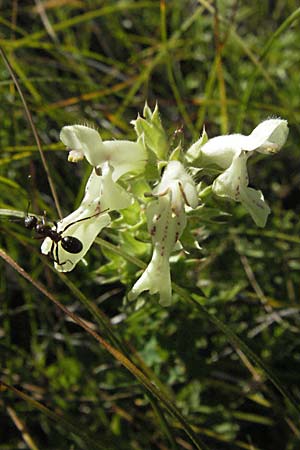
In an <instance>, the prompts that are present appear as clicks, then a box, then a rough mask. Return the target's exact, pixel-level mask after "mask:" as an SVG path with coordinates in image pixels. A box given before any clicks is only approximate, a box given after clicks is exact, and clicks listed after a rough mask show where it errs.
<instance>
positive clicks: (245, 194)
mask: <svg viewBox="0 0 300 450" xmlns="http://www.w3.org/2000/svg"><path fill="white" fill-rule="evenodd" d="M287 135H288V126H287V121H286V120H282V119H268V120H265V121H264V122H261V123H260V124H259V125H258V126H257V127H256V128H254V130H253V131H252V133H251V134H250V135H249V136H244V135H242V134H231V135H227V136H217V137H215V138H212V139H209V140H208V141H207V142H205V139H204V138H203V136H202V138H201V139H200V140H199V141H197V142H196V143H195V144H193V145H192V146H191V147H190V149H189V150H188V151H187V155H186V156H187V160H188V161H189V162H190V163H191V165H193V166H195V167H199V168H200V167H201V168H203V167H204V168H205V167H207V166H211V165H216V166H219V167H220V168H221V169H223V173H222V174H221V175H219V176H218V177H217V178H216V179H215V181H214V183H213V186H212V189H213V192H214V193H215V194H216V195H219V196H220V197H228V198H230V199H232V200H234V201H236V202H241V203H242V205H243V206H244V208H245V209H246V210H247V211H248V212H249V214H250V215H251V217H252V219H253V220H254V222H255V223H256V225H258V226H259V227H264V226H265V224H266V221H267V217H268V215H269V213H270V208H269V206H268V205H267V204H266V202H265V201H264V196H263V193H262V192H261V191H260V190H255V189H252V188H250V187H248V184H249V177H248V171H247V161H248V159H249V158H250V157H251V156H252V155H253V153H254V152H255V151H257V152H259V153H264V154H266V155H271V154H274V153H277V152H278V151H279V150H280V149H281V147H282V146H283V145H284V143H285V141H286V139H287Z"/></svg>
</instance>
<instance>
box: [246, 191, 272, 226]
mask: <svg viewBox="0 0 300 450" xmlns="http://www.w3.org/2000/svg"><path fill="white" fill-rule="evenodd" d="M240 201H241V203H242V205H243V206H244V208H245V209H246V210H247V211H248V213H249V214H250V215H251V217H252V219H253V220H254V222H255V223H256V225H257V226H258V227H262V228H263V227H265V225H266V222H267V218H268V215H269V214H270V212H271V210H270V208H269V206H268V204H267V203H266V202H265V201H264V196H263V193H262V192H261V191H258V190H256V189H252V188H249V187H247V188H242V189H241V195H240Z"/></svg>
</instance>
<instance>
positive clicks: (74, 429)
mask: <svg viewBox="0 0 300 450" xmlns="http://www.w3.org/2000/svg"><path fill="white" fill-rule="evenodd" d="M5 390H9V391H11V392H13V393H14V394H15V395H16V396H17V397H18V398H20V399H22V400H24V401H25V402H27V403H28V404H29V405H31V406H32V407H33V408H35V409H38V410H39V411H41V412H42V413H43V414H45V416H47V417H49V419H51V420H54V421H55V422H57V423H59V424H60V425H62V426H63V427H65V428H66V429H67V430H69V431H70V433H72V434H74V435H75V436H78V437H80V438H81V439H82V441H83V442H84V443H85V444H86V445H85V446H84V448H87V449H91V448H93V449H94V448H95V449H99V450H116V449H117V447H112V446H110V447H108V446H107V445H106V444H105V445H102V444H101V443H100V442H99V441H95V440H94V439H92V438H91V437H90V436H89V435H88V434H87V433H85V432H84V431H82V430H81V428H80V426H79V425H78V424H75V423H72V422H71V421H70V419H66V418H65V417H64V416H62V415H60V414H58V413H56V412H54V411H51V409H49V408H47V407H46V406H45V405H43V404H42V403H40V402H38V401H37V400H34V399H33V398H31V397H30V396H29V395H27V394H25V393H24V392H23V391H21V390H20V389H17V388H16V387H14V386H11V385H9V384H7V383H5V382H4V381H3V380H0V391H2V392H3V391H5ZM2 395H3V393H2Z"/></svg>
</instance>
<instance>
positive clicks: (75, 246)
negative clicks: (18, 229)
mask: <svg viewBox="0 0 300 450" xmlns="http://www.w3.org/2000/svg"><path fill="white" fill-rule="evenodd" d="M103 212H104V211H100V212H97V213H96V214H94V215H92V216H89V217H84V218H83V219H78V220H75V221H74V222H71V223H69V224H68V225H66V226H65V228H64V229H63V230H61V231H58V224H57V222H53V224H54V227H55V229H53V227H51V226H50V225H48V224H46V221H45V216H43V217H42V218H41V219H40V218H38V217H36V216H32V215H28V213H27V215H26V216H25V218H24V225H25V227H26V228H28V229H29V230H34V231H35V232H36V233H37V234H38V237H37V238H38V239H45V238H47V237H48V238H50V239H51V241H52V244H51V248H50V251H49V253H48V256H49V257H50V258H51V260H52V261H54V262H55V263H56V264H58V265H59V266H63V265H64V264H66V263H67V262H68V261H69V262H71V261H70V260H67V261H64V262H60V260H59V256H58V244H59V243H60V244H61V246H62V248H63V249H64V250H65V251H66V252H68V253H72V254H77V253H80V252H81V251H82V249H83V244H82V242H81V241H80V240H79V239H77V238H76V237H74V236H68V235H67V236H63V234H64V233H65V232H66V231H67V230H68V228H70V227H71V226H72V225H75V224H76V223H78V222H83V221H84V220H88V219H91V218H93V217H95V216H99V214H101V213H103Z"/></svg>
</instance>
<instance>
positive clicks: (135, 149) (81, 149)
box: [60, 125, 147, 181]
mask: <svg viewBox="0 0 300 450" xmlns="http://www.w3.org/2000/svg"><path fill="white" fill-rule="evenodd" d="M60 139H61V141H62V142H63V143H64V144H65V145H66V146H67V147H68V148H69V149H70V150H71V151H70V155H69V161H71V162H76V161H78V160H79V159H80V154H81V155H82V158H83V157H85V158H86V159H87V161H88V162H89V164H91V165H92V166H94V167H101V166H102V165H103V164H104V163H105V162H109V164H110V165H111V167H112V168H113V174H112V178H113V180H114V181H117V180H118V179H119V178H120V177H121V176H122V175H124V174H125V173H128V172H132V173H139V172H141V171H142V170H143V169H144V167H145V164H146V161H147V152H146V150H145V148H144V146H143V144H142V142H141V141H138V142H132V141H124V140H122V141H118V140H115V141H102V139H101V136H100V134H99V133H98V131H96V130H94V129H93V128H90V127H87V126H85V125H71V126H66V127H63V128H62V130H61V133H60Z"/></svg>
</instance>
